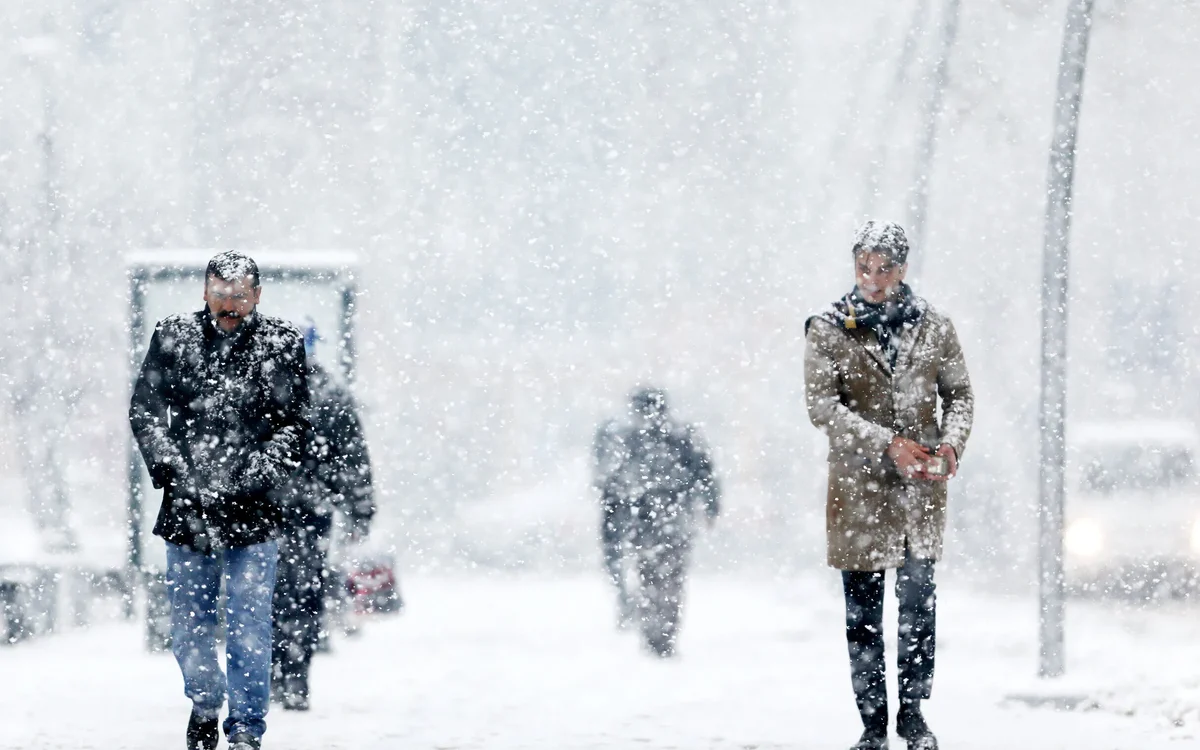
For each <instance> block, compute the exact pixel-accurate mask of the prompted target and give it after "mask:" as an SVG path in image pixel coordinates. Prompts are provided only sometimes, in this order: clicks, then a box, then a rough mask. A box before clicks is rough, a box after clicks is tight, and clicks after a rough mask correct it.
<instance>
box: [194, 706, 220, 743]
mask: <svg viewBox="0 0 1200 750" xmlns="http://www.w3.org/2000/svg"><path fill="white" fill-rule="evenodd" d="M219 723H220V722H219V721H218V719H217V717H216V716H214V717H212V718H211V719H209V718H205V717H203V716H201V715H200V714H198V713H196V711H195V709H193V710H192V718H190V719H188V728H187V750H217V741H218V740H219V739H220V738H221V733H220V731H219V730H218V728H217V724H219Z"/></svg>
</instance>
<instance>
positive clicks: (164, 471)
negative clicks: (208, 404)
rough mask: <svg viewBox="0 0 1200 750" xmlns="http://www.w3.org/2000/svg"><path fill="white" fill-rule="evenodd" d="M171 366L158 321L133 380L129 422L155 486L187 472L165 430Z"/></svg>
mask: <svg viewBox="0 0 1200 750" xmlns="http://www.w3.org/2000/svg"><path fill="white" fill-rule="evenodd" d="M171 367H172V364H171V362H170V357H169V355H168V354H167V352H166V351H164V349H163V344H162V326H161V324H160V325H159V326H158V327H156V328H155V329H154V335H153V336H152V337H151V338H150V347H149V349H147V350H146V358H145V359H144V360H143V361H142V369H141V370H140V371H139V372H138V377H137V380H136V381H135V382H134V384H133V397H132V398H131V399H130V402H129V426H130V427H131V428H132V429H133V436H134V439H135V440H136V441H137V444H138V450H140V451H141V453H142V458H143V459H145V461H146V468H147V469H149V471H150V478H151V480H152V481H153V482H154V486H155V487H156V488H158V489H162V488H163V487H165V486H166V485H167V484H169V483H170V482H171V481H172V480H173V479H182V478H183V476H184V475H185V474H186V473H187V464H186V463H185V462H184V460H183V453H182V451H180V449H179V446H178V445H177V444H176V443H175V441H174V440H172V439H171V437H170V435H169V434H168V427H169V424H170V423H169V417H168V413H169V411H170V406H169V401H168V398H167V396H168V393H167V389H168V388H169V382H170V375H171V373H170V369H171Z"/></svg>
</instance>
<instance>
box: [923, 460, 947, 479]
mask: <svg viewBox="0 0 1200 750" xmlns="http://www.w3.org/2000/svg"><path fill="white" fill-rule="evenodd" d="M925 473H926V474H928V475H929V476H931V477H944V476H946V475H947V474H949V473H950V461H949V459H947V458H946V457H945V456H934V457H933V458H930V459H929V460H928V461H926V462H925Z"/></svg>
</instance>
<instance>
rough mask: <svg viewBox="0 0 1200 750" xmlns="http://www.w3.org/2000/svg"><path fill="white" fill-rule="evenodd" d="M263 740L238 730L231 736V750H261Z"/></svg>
mask: <svg viewBox="0 0 1200 750" xmlns="http://www.w3.org/2000/svg"><path fill="white" fill-rule="evenodd" d="M261 747H262V740H261V739H259V738H258V737H255V736H254V735H252V734H250V733H248V732H238V733H237V734H235V735H233V736H232V737H230V738H229V750H259V748H261Z"/></svg>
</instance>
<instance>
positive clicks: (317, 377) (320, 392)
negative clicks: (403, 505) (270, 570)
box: [271, 328, 375, 711]
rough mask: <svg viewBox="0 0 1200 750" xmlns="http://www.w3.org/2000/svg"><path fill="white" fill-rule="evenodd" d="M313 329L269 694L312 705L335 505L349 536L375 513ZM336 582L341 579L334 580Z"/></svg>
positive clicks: (358, 438) (354, 418) (359, 454)
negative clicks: (305, 434) (304, 436)
mask: <svg viewBox="0 0 1200 750" xmlns="http://www.w3.org/2000/svg"><path fill="white" fill-rule="evenodd" d="M315 344H316V330H315V329H314V328H310V329H308V330H307V331H305V336H304V345H305V353H306V354H307V356H308V390H309V394H310V395H311V399H312V406H311V407H310V408H309V411H308V421H309V423H310V424H311V425H312V432H311V433H310V439H309V440H308V442H307V444H306V447H305V452H304V459H303V461H302V465H301V467H300V469H299V470H298V471H297V472H296V473H295V474H293V475H292V478H291V479H290V480H289V481H288V483H287V485H285V486H284V488H283V489H281V490H278V491H277V492H276V495H277V496H278V498H279V501H280V505H281V506H282V508H283V515H284V531H283V533H282V534H281V536H280V540H279V541H280V544H279V572H278V575H277V576H276V583H275V602H274V606H275V615H274V623H275V629H274V641H273V647H272V655H271V670H272V682H271V693H272V698H273V699H274V700H277V701H279V702H281V703H282V704H283V707H284V708H285V709H288V710H292V711H306V710H308V673H309V664H310V663H311V662H312V658H313V653H314V652H315V651H316V648H317V642H318V640H319V638H320V633H321V618H322V616H323V615H324V612H325V600H326V598H327V597H328V595H329V593H328V586H327V583H332V582H330V581H327V579H326V576H325V558H326V553H327V552H328V549H329V544H330V535H331V532H332V531H333V514H334V510H335V509H336V510H338V511H340V512H341V514H342V516H343V517H344V518H345V523H346V524H347V526H348V527H349V532H350V539H351V541H352V542H353V541H358V540H361V539H363V538H365V537H366V536H367V533H368V531H369V530H370V524H371V518H372V517H373V516H374V515H375V497H374V493H373V491H372V485H371V461H370V456H369V455H368V453H367V441H366V437H365V436H364V435H363V429H362V422H361V421H360V420H359V418H358V408H357V406H356V405H355V403H354V399H353V398H351V396H350V394H349V393H348V392H347V391H346V390H345V389H344V388H342V387H341V386H339V385H338V384H337V383H336V382H334V380H333V379H332V378H331V377H330V376H329V373H328V372H326V370H325V368H323V367H321V366H320V365H319V364H317V362H316V360H315V359H313V354H314V353H315V352H314V351H313V347H314V346H315ZM335 585H336V584H335Z"/></svg>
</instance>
